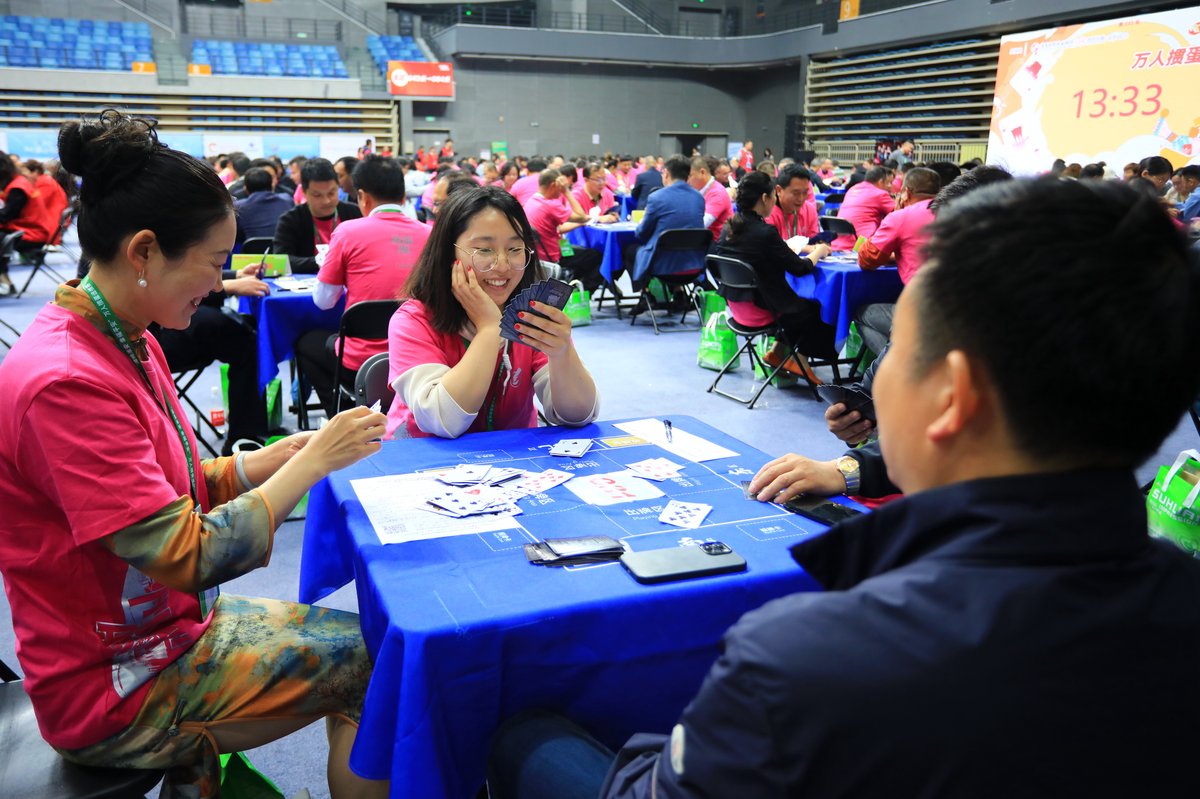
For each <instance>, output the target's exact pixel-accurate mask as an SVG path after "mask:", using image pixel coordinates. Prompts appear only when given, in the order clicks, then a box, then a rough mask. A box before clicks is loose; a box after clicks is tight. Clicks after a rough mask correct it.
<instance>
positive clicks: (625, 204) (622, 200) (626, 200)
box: [616, 194, 637, 222]
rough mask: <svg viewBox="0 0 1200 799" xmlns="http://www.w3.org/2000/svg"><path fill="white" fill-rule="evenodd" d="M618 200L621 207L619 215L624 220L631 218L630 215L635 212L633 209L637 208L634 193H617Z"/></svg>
mask: <svg viewBox="0 0 1200 799" xmlns="http://www.w3.org/2000/svg"><path fill="white" fill-rule="evenodd" d="M616 200H617V203H618V204H619V205H620V208H621V210H620V213H619V217H620V219H621V221H622V222H624V221H626V220H627V219H629V215H630V214H631V213H633V209H634V208H637V200H635V199H633V195H632V194H618V195H616Z"/></svg>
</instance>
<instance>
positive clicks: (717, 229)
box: [688, 155, 733, 241]
mask: <svg viewBox="0 0 1200 799" xmlns="http://www.w3.org/2000/svg"><path fill="white" fill-rule="evenodd" d="M717 164H718V161H717V159H715V158H713V157H712V156H711V155H710V156H708V157H707V158H693V159H692V174H691V175H690V176H689V177H688V184H690V185H691V187H692V188H693V189H695V190H696V191H698V192H700V193H701V194H703V195H704V226H705V227H706V228H708V229H709V230H711V231H712V234H713V241H716V240H717V239H719V238H721V229H722V228H724V227H725V223H726V222H727V221H729V217H731V216H733V203H732V202H731V201H730V199H729V192H728V191H727V190H726V189H725V187H724V186H722V185H721V184H720V183H717V181H716V178H714V177H713V172H714V171H716V169H717Z"/></svg>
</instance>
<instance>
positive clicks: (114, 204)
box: [3, 108, 233, 262]
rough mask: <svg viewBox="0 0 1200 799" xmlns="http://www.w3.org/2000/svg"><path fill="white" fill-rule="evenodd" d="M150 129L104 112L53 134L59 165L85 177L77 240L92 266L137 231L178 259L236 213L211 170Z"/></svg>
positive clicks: (114, 112) (148, 123)
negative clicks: (146, 233) (154, 239)
mask: <svg viewBox="0 0 1200 799" xmlns="http://www.w3.org/2000/svg"><path fill="white" fill-rule="evenodd" d="M155 124H156V123H155V122H154V121H152V120H146V119H138V118H136V117H130V116H127V115H125V114H122V113H121V112H119V111H117V110H115V109H112V108H108V109H105V111H104V112H103V113H101V114H100V116H99V117H97V118H94V119H86V118H81V119H80V120H79V121H78V122H67V123H65V124H64V125H63V126H62V127H61V128H60V129H59V131H58V154H59V160H60V161H61V162H62V165H63V166H64V167H66V168H67V169H68V170H69V171H71V172H74V173H75V174H77V175H80V176H82V178H83V185H82V187H81V189H80V192H79V200H80V209H79V217H78V226H79V242H80V244H81V245H82V246H83V250H84V252H85V254H86V255H88V256H89V257H90V258H92V259H94V260H97V261H101V262H107V261H109V260H111V259H112V258H113V257H114V256H115V255H116V254H117V249H118V247H119V246H120V243H121V240H122V239H124V238H125V237H126V236H129V235H131V234H133V233H136V232H137V231H139V230H151V231H153V232H154V235H155V236H156V237H157V239H158V246H159V247H160V248H161V250H162V252H163V255H165V256H166V257H168V258H176V257H178V256H180V255H182V254H183V253H184V251H186V250H187V249H188V248H189V247H191V246H192V245H194V244H196V243H197V242H199V241H201V240H203V239H204V238H205V236H207V235H208V231H209V229H210V228H211V227H212V226H213V225H215V224H217V223H219V222H221V221H222V220H224V219H226V218H228V217H229V215H230V214H231V213H233V199H232V198H231V197H230V196H229V191H228V190H227V189H226V188H225V185H224V184H223V183H221V179H220V178H219V177H217V173H216V172H213V170H212V167H210V166H209V165H208V164H206V163H204V162H203V161H201V160H199V159H197V158H193V157H192V156H190V155H188V154H187V153H181V152H179V151H178V150H172V149H170V148H169V147H167V146H166V145H164V144H161V143H160V142H159V141H158V136H157V134H156V133H155V131H154V126H155ZM3 160H5V161H7V160H8V158H7V157H5V158H4V159H3Z"/></svg>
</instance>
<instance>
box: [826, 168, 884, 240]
mask: <svg viewBox="0 0 1200 799" xmlns="http://www.w3.org/2000/svg"><path fill="white" fill-rule="evenodd" d="M890 182H891V172H890V171H888V170H887V169H886V168H884V167H881V166H873V167H871V168H870V169H868V170H867V174H866V175H865V176H864V177H863V179H862V181H861V182H859V183H856V184H854V185H853V186H851V187H850V190H849V191H847V192H846V198H845V199H844V200H843V201H842V207H841V208H840V209H839V210H838V218H839V219H845V220H846V221H847V222H849V223H850V224H852V225H854V231H855V235H853V236H851V235H850V234H848V233H844V234H842V235H841V236H838V237H837V238H836V239H834V240H833V249H835V250H852V249H854V243H855V242H856V241H857V240H858V237H859V236H862V237H864V238H867V239H869V238H871V236H873V235H874V234H875V231H876V229H878V227H879V223H880V222H882V221H883V218H884V217H885V216H887V215H888V214H890V213H891V212H892V211H894V210H895V208H896V201H895V200H894V199H893V198H892V195H891V194H889V193H888V190H887V186H888V184H889V183H890Z"/></svg>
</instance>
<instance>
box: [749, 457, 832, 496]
mask: <svg viewBox="0 0 1200 799" xmlns="http://www.w3.org/2000/svg"><path fill="white" fill-rule="evenodd" d="M750 490H751V491H753V492H755V494H756V496H757V497H758V499H759V501H761V502H787V501H788V500H789V499H791V498H792V497H795V496H798V495H800V494H816V495H817V496H822V497H830V496H833V495H835V494H841V493H844V492H845V490H846V478H844V477H843V476H842V473H841V472H840V471H838V467H837V461H814V460H813V459H812V458H806V457H804V456H803V455H795V454H792V453H788V454H787V455H784V456H783V457H781V458H776V459H775V460H773V461H771V462H770V463H768V464H767V465H766V466H764V467H762V468H761V469H759V470H758V474H756V475H754V479H753V480H751V481H750Z"/></svg>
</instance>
